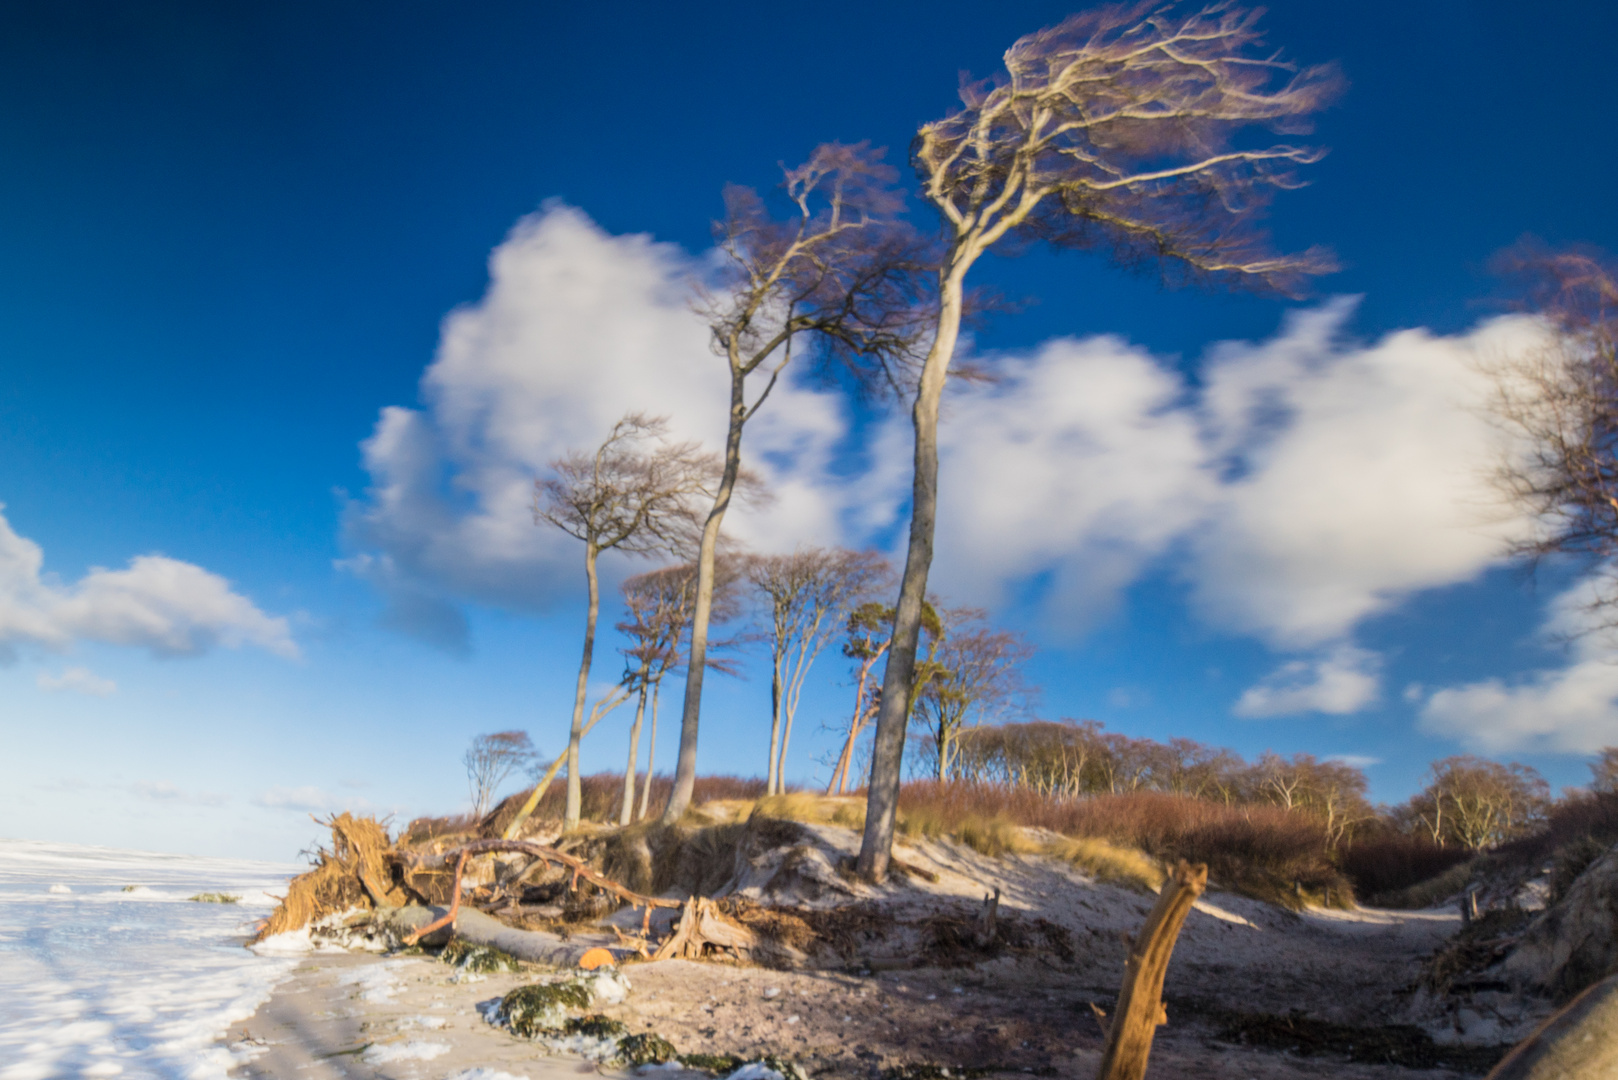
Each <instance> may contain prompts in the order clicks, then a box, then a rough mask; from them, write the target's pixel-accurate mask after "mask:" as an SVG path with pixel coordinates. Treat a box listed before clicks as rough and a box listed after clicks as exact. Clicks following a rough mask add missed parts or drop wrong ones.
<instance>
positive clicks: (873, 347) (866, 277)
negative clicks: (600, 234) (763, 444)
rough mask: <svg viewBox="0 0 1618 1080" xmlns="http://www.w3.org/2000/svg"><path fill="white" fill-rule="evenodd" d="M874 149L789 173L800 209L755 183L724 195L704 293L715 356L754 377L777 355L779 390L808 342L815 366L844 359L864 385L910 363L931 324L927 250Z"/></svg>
mask: <svg viewBox="0 0 1618 1080" xmlns="http://www.w3.org/2000/svg"><path fill="white" fill-rule="evenodd" d="M884 154H885V151H884V150H882V149H881V148H877V149H872V147H871V145H870V144H869V143H868V142H860V143H856V144H854V145H852V146H845V145H843V144H841V143H824V144H822V145H820V146H818V147H816V148H815V150H814V153H813V154H812V155H811V156H810V158H809V160H808V161H807V162H805V163H804V164H802V165H800V166H798V167H797V168H794V169H786V170H784V173H785V175H784V179H783V183H782V189H783V191H784V193H785V195H786V199H787V202H788V203H789V204H790V206H791V207H792V210H791V212H789V213H787V214H785V215H782V216H776V215H775V214H773V213H771V211H770V208H769V206H768V205H767V204H766V201H765V200H764V199H763V198H762V197H761V196H760V195H759V194H758V192H756V191H754V190H753V189H752V188H749V187H741V186H738V185H734V184H733V185H730V186H728V187H726V189H725V192H724V200H725V217H724V220H722V221H719V222H716V223H715V224H714V240H715V242H716V244H717V245H718V248H719V251H720V252H721V253H722V254H723V255H724V256H725V260H726V264H725V270H724V272H723V273H722V274H721V280H720V282H719V284H718V286H717V287H716V288H714V289H712V290H711V291H710V292H709V293H708V295H707V296H706V297H705V304H704V309H705V310H704V314H705V315H706V316H707V317H708V323H709V327H710V329H711V332H712V334H713V345H714V351H715V352H717V353H719V354H720V355H722V356H725V357H726V358H727V359H728V360H729V361H730V363H731V366H732V368H733V369H740V373H741V374H743V375H746V374H751V373H752V371H753V370H754V369H755V368H757V367H758V366H760V365H761V364H763V363H765V362H766V361H769V360H770V359H771V358H772V357H773V358H774V362H773V364H772V367H771V371H770V378H769V380H768V382H767V384H766V385H765V387H764V389H763V391H762V392H761V393H760V394H759V396H758V399H757V400H756V401H755V403H754V404H753V406H752V407H751V408H750V409H749V410H748V412H747V417H748V418H750V417H751V416H752V413H753V412H754V411H756V410H757V408H758V406H759V405H760V404H762V403H763V401H764V399H765V398H767V397H768V396H769V393H770V391H771V390H772V389H773V388H774V386H775V380H776V378H777V377H778V376H779V374H780V372H781V370H782V369H783V368H785V367H786V365H787V363H788V362H789V361H790V359H791V356H792V349H793V345H794V339H795V338H797V337H799V336H802V335H809V336H813V337H814V338H816V339H817V344H818V345H819V346H820V349H819V352H818V354H817V357H816V358H817V360H819V361H821V362H822V363H824V362H826V361H828V360H839V361H841V362H842V363H843V364H844V365H845V366H846V367H847V369H848V370H849V371H851V372H852V373H854V374H855V376H856V377H857V378H859V379H861V380H862V381H866V380H870V379H871V378H872V377H873V376H875V375H877V374H878V373H887V374H888V376H889V377H890V378H891V377H892V376H893V375H894V373H896V372H898V371H901V370H904V369H905V368H907V367H909V366H912V365H913V364H914V363H915V362H916V361H917V360H919V356H918V355H917V347H918V345H919V344H920V343H921V341H922V339H923V337H924V335H925V332H926V330H927V327H928V319H929V315H930V312H929V310H928V308H927V307H926V305H925V303H924V302H923V301H924V300H925V291H926V286H927V282H928V280H929V277H930V271H931V269H932V266H933V261H932V259H931V257H930V255H929V245H928V244H927V243H926V242H925V241H924V240H923V239H922V238H921V237H920V236H919V235H918V234H917V233H916V232H915V230H914V229H913V228H912V227H911V226H910V225H909V224H908V223H907V222H906V221H905V220H904V219H903V218H902V216H901V215H902V214H903V211H904V196H903V194H902V192H900V191H899V189H898V188H897V187H896V186H895V185H896V183H897V181H898V171H897V170H896V169H894V168H893V166H891V165H887V164H885V163H884V162H883V160H882V158H883V156H884Z"/></svg>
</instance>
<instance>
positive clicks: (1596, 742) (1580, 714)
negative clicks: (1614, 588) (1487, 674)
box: [1421, 575, 1618, 754]
mask: <svg viewBox="0 0 1618 1080" xmlns="http://www.w3.org/2000/svg"><path fill="white" fill-rule="evenodd" d="M1602 585H1603V582H1602V580H1601V579H1600V578H1598V577H1596V576H1594V575H1592V576H1591V577H1589V578H1586V579H1585V580H1584V581H1582V582H1580V583H1579V584H1578V585H1575V586H1574V587H1573V588H1571V589H1569V590H1568V591H1567V592H1565V593H1563V594H1562V595H1561V596H1559V597H1557V598H1556V600H1555V601H1554V602H1553V603H1552V605H1551V610H1550V614H1549V616H1548V618H1547V619H1546V622H1545V626H1544V628H1543V632H1544V634H1545V635H1546V636H1547V637H1549V638H1551V639H1570V642H1571V643H1570V645H1569V651H1570V657H1569V659H1570V662H1569V663H1568V665H1567V666H1566V667H1563V668H1560V669H1553V670H1544V671H1537V672H1534V673H1532V674H1530V675H1528V676H1527V677H1526V678H1523V679H1520V680H1516V681H1514V682H1509V683H1508V682H1506V681H1505V680H1502V679H1485V680H1483V681H1481V682H1475V683H1469V684H1467V685H1465V686H1457V687H1448V688H1445V689H1442V690H1438V691H1436V692H1435V693H1434V694H1433V695H1432V696H1431V697H1430V698H1428V699H1427V703H1426V704H1425V705H1424V706H1422V710H1421V726H1422V728H1423V729H1424V730H1426V731H1429V732H1432V733H1433V734H1437V735H1447V736H1450V737H1451V738H1455V739H1459V740H1460V741H1461V742H1463V743H1465V744H1466V745H1467V746H1469V747H1472V748H1474V749H1477V750H1481V751H1484V752H1486V753H1506V752H1508V751H1519V752H1520V751H1537V752H1542V753H1544V752H1550V753H1555V752H1563V753H1575V754H1589V753H1594V752H1595V751H1597V750H1600V749H1601V748H1602V747H1606V746H1618V647H1615V645H1618V643H1615V641H1614V634H1613V632H1612V631H1611V630H1607V629H1604V628H1601V627H1599V626H1598V625H1596V624H1595V623H1594V621H1593V620H1594V616H1593V615H1592V614H1591V612H1590V609H1589V604H1590V601H1591V600H1593V599H1594V598H1595V590H1596V589H1598V588H1600V587H1602Z"/></svg>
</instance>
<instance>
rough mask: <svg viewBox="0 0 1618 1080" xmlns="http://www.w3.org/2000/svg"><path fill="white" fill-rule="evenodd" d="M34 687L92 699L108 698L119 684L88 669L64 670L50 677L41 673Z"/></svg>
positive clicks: (35, 680)
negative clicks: (71, 693) (88, 696)
mask: <svg viewBox="0 0 1618 1080" xmlns="http://www.w3.org/2000/svg"><path fill="white" fill-rule="evenodd" d="M34 685H36V686H38V687H39V688H40V689H41V690H46V691H50V692H52V693H60V692H62V691H64V690H66V691H72V692H73V693H75V694H88V695H90V696H91V697H108V696H110V695H111V694H112V693H113V692H115V691H116V690H117V689H118V684H117V683H115V682H113V681H112V680H111V679H103V678H102V677H101V676H99V675H97V674H96V673H95V672H93V671H91V670H90V669H89V668H86V667H70V668H64V669H63V670H62V672H61V674H59V675H49V674H46V673H45V672H43V671H41V672H40V673H39V674H38V675H37V676H35V677H34Z"/></svg>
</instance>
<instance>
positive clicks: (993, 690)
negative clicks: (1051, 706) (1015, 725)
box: [915, 608, 1034, 780]
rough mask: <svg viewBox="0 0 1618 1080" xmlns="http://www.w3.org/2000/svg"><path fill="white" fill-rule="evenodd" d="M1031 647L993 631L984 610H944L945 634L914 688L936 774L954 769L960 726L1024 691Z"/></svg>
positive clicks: (988, 715) (992, 713)
mask: <svg viewBox="0 0 1618 1080" xmlns="http://www.w3.org/2000/svg"><path fill="white" fill-rule="evenodd" d="M1033 653H1034V650H1033V649H1032V648H1031V647H1030V646H1029V645H1028V644H1027V643H1026V642H1025V641H1023V639H1022V637H1021V635H1019V634H1017V633H1015V632H1013V631H1010V630H997V629H995V628H994V627H993V626H990V625H989V624H988V621H987V612H984V611H980V610H978V609H976V608H959V609H956V610H954V611H949V612H946V613H945V616H944V620H943V633H942V634H941V635H939V637H938V638H937V649H936V650H934V653H933V655H932V656H931V657H930V658H929V660H928V665H929V666H930V668H931V670H930V671H928V672H927V678H926V681H925V684H924V685H922V686H921V687H919V688H918V689H917V690H916V691H915V700H916V710H917V712H919V713H920V714H921V716H922V717H923V718H924V719H925V721H926V723H927V727H928V729H929V733H928V734H929V738H930V741H931V742H932V750H933V752H934V754H936V755H937V758H936V761H935V762H934V766H935V772H936V776H937V778H938V779H939V780H947V779H950V777H951V776H952V775H953V774H954V769H953V765H954V756H955V740H956V738H957V736H958V735H959V733H960V731H961V729H962V728H963V727H966V726H968V725H969V724H974V723H977V724H981V723H985V722H989V721H992V720H993V719H994V718H995V717H996V716H998V715H1000V714H1002V713H1004V712H1005V711H1006V710H1007V709H1008V708H1010V707H1012V706H1013V705H1014V704H1015V703H1016V702H1017V701H1018V700H1019V699H1022V698H1025V697H1026V696H1027V694H1028V687H1027V685H1026V683H1025V682H1024V681H1023V678H1022V665H1023V664H1024V663H1025V662H1026V661H1027V660H1028V658H1029V657H1031V656H1032V655H1033Z"/></svg>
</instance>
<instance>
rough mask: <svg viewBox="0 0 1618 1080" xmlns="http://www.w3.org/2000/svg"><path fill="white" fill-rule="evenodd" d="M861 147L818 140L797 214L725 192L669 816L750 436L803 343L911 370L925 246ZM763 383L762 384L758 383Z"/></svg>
mask: <svg viewBox="0 0 1618 1080" xmlns="http://www.w3.org/2000/svg"><path fill="white" fill-rule="evenodd" d="M881 157H882V152H881V151H880V150H877V151H873V150H871V149H869V148H868V147H867V146H866V145H865V144H863V143H862V144H860V145H857V146H841V145H838V144H835V143H830V144H826V145H823V146H820V147H818V148H817V149H816V150H815V152H814V154H813V155H812V156H811V157H810V159H809V161H808V163H807V164H805V165H802V166H800V167H799V168H796V169H790V170H788V171H787V173H786V183H785V189H786V196H787V200H788V202H789V204H790V207H791V211H790V213H788V214H787V215H786V216H785V217H776V216H775V215H774V214H773V213H772V212H771V211H770V209H769V208H768V207H767V206H766V204H765V202H764V200H763V199H761V198H760V197H759V196H758V195H757V194H756V193H755V192H753V191H752V190H751V189H748V188H741V187H731V188H728V189H726V191H725V219H724V221H722V222H720V223H719V224H718V225H717V226H716V229H715V231H716V233H717V239H718V248H719V253H720V255H721V256H722V258H723V269H722V271H721V274H720V277H721V280H720V281H719V282H718V283H717V284H716V285H715V286H714V288H713V289H712V290H711V291H709V292H708V293H707V294H706V297H705V302H704V303H705V312H704V313H705V314H706V316H707V319H708V326H709V330H710V332H711V335H712V344H713V348H714V351H715V352H717V353H718V354H719V355H720V356H722V357H724V360H725V363H726V365H727V366H728V367H729V370H730V402H729V410H728V422H727V425H726V431H725V450H724V472H723V475H722V477H721V479H720V481H719V485H718V490H717V492H716V493H715V495H714V498H713V503H712V507H711V509H710V510H709V512H708V516H707V519H706V521H704V523H703V527H702V534H701V540H700V544H699V547H698V550H697V588H696V597H695V607H694V609H693V612H692V619H691V645H690V659H689V663H688V664H687V671H686V682H685V701H684V705H683V708H682V710H681V717H680V752H679V758H678V760H677V762H676V765H675V771H674V790H673V793H672V794H671V795H670V797H669V804H668V807H667V808H666V809H665V810H664V812H663V820H664V821H665V822H670V823H672V822H675V821H678V820H679V819H680V817H681V815H683V814H684V813H685V811H686V808H687V807H688V806H690V804H691V792H692V788H693V785H694V784H695V783H696V777H697V730H698V725H699V722H700V719H701V710H702V677H703V673H704V671H705V670H706V668H707V652H708V623H709V620H710V617H711V610H712V606H713V587H714V559H715V557H716V554H717V552H718V548H719V532H720V527H721V525H722V524H723V522H724V518H725V513H726V511H727V510H728V509H729V508H730V501H731V499H732V497H733V496H734V495H735V493H736V485H737V482H738V480H740V479H741V478H742V477H743V473H742V433H743V430H744V429H745V428H746V426H747V422H748V421H749V420H751V419H752V418H753V416H754V414H756V413H757V412H758V410H759V408H760V407H761V406H762V405H763V404H764V402H765V401H766V400H767V399H768V398H769V395H770V392H771V391H772V390H773V389H774V388H775V385H776V383H777V381H778V380H779V379H780V377H781V373H782V372H783V371H784V370H785V369H786V367H787V365H788V364H789V363H790V362H791V361H792V358H793V355H794V352H795V350H796V351H797V352H799V353H801V352H802V351H803V347H804V346H806V345H809V346H813V348H814V349H815V350H816V351H817V352H818V354H819V356H820V357H821V358H829V357H845V358H850V359H853V358H858V359H859V360H860V362H861V363H860V364H859V365H857V366H863V367H876V368H882V369H885V370H890V371H891V370H894V369H895V368H899V367H902V366H903V364H904V362H905V360H906V358H908V357H910V356H911V355H912V354H913V353H914V351H915V349H916V346H917V342H918V341H919V340H920V337H921V334H922V331H923V328H924V326H925V323H924V321H923V320H922V319H920V318H919V317H918V303H917V301H918V296H919V292H920V289H921V288H922V284H923V282H924V280H925V272H924V271H925V267H926V265H927V260H926V258H925V255H924V251H925V247H924V245H922V244H921V243H920V242H919V241H918V240H917V238H916V236H915V234H914V233H913V232H912V231H911V230H910V229H909V227H908V226H906V225H905V224H904V222H903V221H902V220H901V219H900V218H899V217H898V214H899V212H900V211H901V210H902V209H903V204H902V200H901V199H900V197H899V196H898V195H897V194H896V193H895V192H894V191H893V190H892V185H893V182H894V180H895V178H896V174H895V172H894V170H893V169H892V168H890V167H889V166H886V165H883V164H882V162H881ZM760 384H762V385H760Z"/></svg>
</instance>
